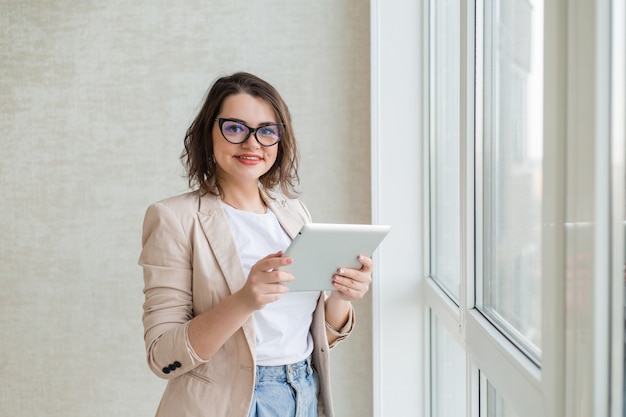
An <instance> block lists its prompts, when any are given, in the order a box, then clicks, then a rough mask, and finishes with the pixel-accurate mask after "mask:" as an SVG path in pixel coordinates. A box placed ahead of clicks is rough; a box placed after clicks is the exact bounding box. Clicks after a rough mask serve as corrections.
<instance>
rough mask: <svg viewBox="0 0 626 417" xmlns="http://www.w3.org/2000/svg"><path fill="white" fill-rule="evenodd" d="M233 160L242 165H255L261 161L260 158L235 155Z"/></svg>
mask: <svg viewBox="0 0 626 417" xmlns="http://www.w3.org/2000/svg"><path fill="white" fill-rule="evenodd" d="M235 158H237V159H238V160H239V162H242V163H244V164H257V163H259V162H261V161H262V160H263V158H262V157H261V156H259V155H251V154H244V155H235Z"/></svg>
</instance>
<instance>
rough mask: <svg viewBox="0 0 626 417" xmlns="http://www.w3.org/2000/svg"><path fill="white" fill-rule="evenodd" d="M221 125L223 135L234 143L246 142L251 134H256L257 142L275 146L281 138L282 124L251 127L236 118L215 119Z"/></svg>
mask: <svg viewBox="0 0 626 417" xmlns="http://www.w3.org/2000/svg"><path fill="white" fill-rule="evenodd" d="M215 121H216V122H217V123H218V124H219V126H220V132H222V136H224V139H226V140H227V141H228V142H230V143H232V144H235V145H237V144H240V143H244V142H245V141H247V140H248V138H249V137H250V135H251V134H254V137H255V138H256V140H257V142H259V143H260V144H261V145H262V146H273V145H276V144H277V143H278V141H279V140H280V133H281V130H282V124H280V123H271V124H266V125H263V126H259V127H257V128H253V127H250V126H248V125H246V124H245V123H243V122H241V121H239V120H234V119H222V118H219V119H215Z"/></svg>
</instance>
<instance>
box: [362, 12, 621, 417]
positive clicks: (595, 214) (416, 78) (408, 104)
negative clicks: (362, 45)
mask: <svg viewBox="0 0 626 417" xmlns="http://www.w3.org/2000/svg"><path fill="white" fill-rule="evenodd" d="M619 3H620V2H619V0H615V1H613V2H611V1H610V0H598V1H597V2H574V1H568V0H546V2H545V21H546V24H545V38H546V42H545V45H544V55H545V58H544V63H545V66H546V71H545V74H544V82H545V85H546V87H547V88H546V90H545V97H544V122H545V125H544V137H546V138H550V140H546V141H545V147H544V159H545V160H549V161H550V164H549V165H548V164H546V165H544V188H545V190H546V195H554V196H561V197H560V198H555V199H545V201H544V207H543V220H544V224H545V226H544V227H545V229H544V233H543V245H544V248H545V251H544V252H543V256H542V257H543V258H544V259H555V260H558V261H555V262H547V263H546V264H545V265H544V267H543V268H544V269H543V271H542V273H543V274H544V276H550V277H551V279H549V280H548V279H544V280H543V287H542V299H543V301H542V309H543V314H542V315H543V318H544V319H543V328H542V333H543V334H542V360H541V362H542V365H541V369H539V368H537V367H536V366H535V365H534V364H533V363H532V362H531V361H529V360H528V359H526V358H525V357H524V356H523V355H521V354H520V353H519V351H517V350H516V349H511V347H510V344H509V343H508V341H506V339H504V338H503V337H502V336H501V335H500V334H499V332H497V331H495V330H494V329H493V327H492V326H491V325H490V324H489V323H488V322H487V321H486V320H484V318H482V316H481V315H480V314H479V313H478V312H476V311H475V310H473V309H472V307H473V294H474V287H473V280H468V279H466V277H471V276H472V274H473V273H474V272H473V271H474V265H473V259H474V256H475V254H474V253H473V239H474V213H473V210H471V209H468V208H471V207H474V201H473V195H474V192H473V191H474V189H473V187H474V183H473V181H474V171H475V167H474V165H473V158H463V157H462V161H461V172H462V173H466V175H465V176H464V179H465V181H464V182H463V183H462V192H461V194H462V195H461V204H462V205H464V208H463V209H462V213H463V217H462V227H463V233H464V239H463V245H464V253H463V256H465V258H466V259H465V263H464V265H465V269H464V271H463V273H464V274H465V277H462V286H461V290H462V291H461V294H462V295H463V294H464V295H465V296H462V297H461V300H460V303H461V306H460V308H458V309H457V308H456V306H455V305H454V304H452V303H448V302H446V298H444V297H443V296H442V292H441V291H440V290H439V288H438V287H437V285H435V284H433V283H432V282H431V281H430V280H429V279H427V278H426V274H427V271H428V268H427V259H428V257H427V256H425V255H426V252H427V247H426V246H425V243H426V240H425V238H424V236H425V235H426V234H425V230H427V229H425V227H424V226H425V224H426V221H427V220H426V219H427V218H428V216H427V214H428V202H427V201H425V198H424V196H425V190H427V188H426V187H427V181H428V177H427V175H426V174H427V173H426V172H425V169H426V168H425V167H424V163H423V162H424V161H426V159H425V158H427V155H428V152H427V148H426V145H427V142H428V140H427V137H428V136H427V119H426V120H425V118H424V109H425V106H424V104H425V103H424V101H423V99H422V97H423V94H422V93H423V91H424V86H425V85H427V84H426V83H427V82H428V76H427V75H428V68H427V66H428V63H427V62H426V63H424V60H423V56H424V45H425V42H426V40H427V37H426V36H424V35H425V34H424V33H423V32H422V30H423V27H424V26H423V25H422V23H423V22H424V19H426V18H427V15H426V14H425V10H424V8H423V5H422V2H417V1H414V2H410V1H402V0H384V1H383V0H371V3H370V4H371V9H370V10H371V82H372V88H371V100H372V107H371V111H372V126H371V127H372V129H371V131H372V149H371V150H372V153H371V154H372V161H371V162H372V199H373V200H372V220H373V222H376V223H388V224H391V225H392V226H393V230H392V232H391V234H390V235H389V237H388V238H387V239H386V241H385V242H384V243H383V246H381V248H380V249H379V251H378V254H377V258H376V269H377V272H376V276H378V277H380V279H378V280H376V281H375V282H374V283H373V285H372V300H373V315H374V317H373V338H374V340H373V354H374V364H373V365H374V369H373V376H374V381H373V387H374V399H373V404H374V416H377V417H384V416H391V415H393V416H421V415H429V414H428V401H427V399H428V395H429V391H428V383H427V381H428V376H427V370H428V369H429V366H428V360H429V359H428V357H427V353H428V346H429V341H428V340H427V338H426V335H428V333H429V331H428V314H426V313H427V312H428V309H432V310H433V311H434V312H435V314H437V317H438V319H439V322H440V324H441V325H443V326H445V327H446V328H448V330H449V331H451V332H452V333H453V334H455V335H457V337H458V340H459V341H460V342H461V344H462V346H464V347H465V348H466V349H467V363H468V365H467V368H466V369H467V370H468V371H467V374H468V376H467V381H468V387H469V388H468V395H467V398H468V400H467V401H468V407H467V410H468V411H467V416H472V417H478V414H477V409H478V407H477V401H478V400H479V397H480V395H479V390H478V388H479V378H478V369H480V370H481V372H484V373H485V374H486V375H487V377H488V378H489V380H490V381H491V383H492V384H493V385H494V386H495V387H496V389H497V391H498V394H500V395H502V397H503V398H504V399H505V401H507V403H508V404H509V405H510V406H511V407H512V408H514V409H515V411H516V412H518V414H519V415H520V417H525V416H527V415H528V416H531V415H532V416H533V417H534V416H550V417H561V416H562V417H565V416H567V417H570V416H588V415H612V416H616V417H617V416H621V385H620V384H621V378H622V375H621V370H619V371H613V372H609V369H610V361H609V360H608V359H607V357H608V356H609V353H610V354H611V355H612V356H611V357H612V360H613V361H617V360H619V359H620V357H621V355H622V349H623V346H622V344H621V340H622V339H620V338H622V337H623V336H622V327H621V326H623V323H622V322H621V321H619V320H617V319H616V318H617V317H620V320H621V319H623V317H622V313H621V308H622V304H621V303H622V300H623V298H622V297H623V295H622V294H621V288H620V284H622V282H621V277H622V268H623V264H622V262H623V258H621V257H620V256H619V255H621V254H623V246H624V242H623V241H622V239H621V238H618V235H619V236H621V233H614V232H612V230H617V226H618V225H619V230H620V231H621V230H622V229H621V228H622V222H623V215H624V213H623V198H624V193H623V189H624V180H623V178H624V175H623V174H624V155H623V154H624V118H625V117H624V116H626V114H625V111H624V81H623V79H620V77H619V74H624V55H625V54H624V50H623V45H624V38H625V35H624V30H623V28H621V29H620V28H615V27H616V26H618V25H623V22H624V21H625V18H626V12H625V11H624V6H623V3H622V4H619ZM461 5H462V26H463V27H462V31H461V33H462V41H463V43H462V46H461V49H462V57H461V58H462V59H461V65H462V66H464V68H462V69H461V74H463V76H462V78H461V88H462V92H461V94H462V106H463V107H462V112H461V115H462V118H463V120H462V121H461V128H462V133H461V134H462V138H461V144H462V148H461V153H462V155H472V154H473V153H474V151H475V150H474V141H473V140H472V139H473V135H474V128H475V126H474V101H473V97H474V92H473V88H474V85H473V81H474V72H473V70H474V51H473V49H472V48H473V47H474V44H473V42H474V37H473V36H466V35H467V34H471V32H472V31H473V28H474V27H475V23H476V22H475V21H474V14H473V13H472V11H473V9H474V1H467V0H466V1H462V2H461ZM611 7H613V10H611ZM611 12H613V13H611ZM611 22H613V23H614V25H613V27H614V31H613V33H611V32H610V28H611V24H610V23H611ZM611 36H613V38H614V39H615V38H619V39H621V43H620V44H618V45H621V46H622V47H621V48H620V49H619V50H616V48H615V43H613V50H611V49H610V45H611V43H610V42H609V43H607V42H606V41H607V39H610V37H611ZM478 44H480V43H478ZM611 52H612V53H613V56H614V59H613V62H612V63H611V60H610V59H609V58H610V56H611ZM611 65H612V66H611ZM611 69H612V70H613V72H612V74H613V78H611V79H610V80H611V82H612V83H613V84H612V85H611V84H608V83H609V81H608V80H609V79H608V78H607V77H606V74H610V73H611ZM619 71H621V72H619ZM565 75H567V76H565ZM615 87H617V93H615V91H613V95H611V94H610V91H611V89H613V90H615ZM609 102H611V103H612V105H613V106H614V108H616V109H617V110H615V109H614V110H613V111H614V112H617V114H612V117H605V116H604V115H605V114H606V113H605V112H608V110H609V107H607V106H608V104H607V103H609ZM620 116H621V117H620ZM397 120H402V121H404V122H406V121H410V122H411V123H412V126H414V130H413V132H412V133H411V136H410V137H406V129H404V128H403V127H402V128H401V126H400V124H397V123H394V121H397ZM402 126H404V125H402ZM590 126H591V128H590ZM396 127H398V128H399V129H398V131H397V132H396V131H394V129H396ZM590 138H591V139H590ZM609 138H611V140H610V141H609ZM564 149H567V152H563V150H564ZM611 149H612V150H613V151H614V152H613V153H610V152H609V151H610V150H611ZM616 150H621V151H620V152H619V155H616V152H615V151H616ZM590 155H591V157H590ZM590 158H592V159H593V161H592V164H591V165H592V166H593V169H591V170H589V171H588V172H581V167H584V166H587V165H589V162H590ZM589 178H591V181H588V179H589ZM609 184H610V186H609ZM620 198H621V200H620ZM588 201H593V202H595V203H593V204H592V205H591V206H589V204H588ZM589 228H590V230H591V231H592V233H591V236H592V238H591V239H589V233H588V232H587V230H585V229H589ZM602 253H608V254H609V255H607V256H603V255H602ZM584 254H592V257H591V259H590V260H589V262H591V265H592V268H591V269H589V270H587V271H585V270H583V269H581V268H577V267H575V266H572V265H569V264H566V262H565V260H566V259H571V258H572V257H576V256H577V255H584ZM618 272H619V275H617V273H618ZM566 274H569V275H568V276H573V278H572V279H570V280H568V281H566V279H565V278H564V277H565V276H566ZM597 276H603V277H610V279H594V277H597ZM576 285H583V286H584V285H587V286H590V287H589V288H591V290H592V292H593V294H594V297H593V298H592V300H591V303H590V306H588V307H587V308H588V310H587V311H586V313H588V314H589V316H588V317H591V320H587V319H585V317H584V316H582V315H580V314H578V315H577V314H576V309H577V308H579V307H580V306H576V305H573V304H571V303H570V302H568V301H567V298H566V294H567V295H568V296H570V295H572V294H573V293H574V291H575V288H574V287H575V286H576ZM608 301H611V302H608ZM588 336H591V339H590V338H589V337H588ZM609 336H611V339H609ZM609 340H612V343H611V344H609ZM590 341H591V343H590ZM585 364H587V365H585ZM589 364H590V365H589ZM609 378H611V379H609ZM583 382H584V383H583ZM609 384H610V386H611V387H612V390H611V394H612V397H613V398H614V399H619V400H620V401H619V403H618V401H613V402H612V403H610V402H609V401H608V397H609ZM609 413H610V414H609Z"/></svg>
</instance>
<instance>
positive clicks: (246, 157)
mask: <svg viewBox="0 0 626 417" xmlns="http://www.w3.org/2000/svg"><path fill="white" fill-rule="evenodd" d="M239 158H241V159H247V160H249V161H258V160H260V159H261V158H257V157H254V156H240V157H239Z"/></svg>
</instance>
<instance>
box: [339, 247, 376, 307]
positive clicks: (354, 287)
mask: <svg viewBox="0 0 626 417" xmlns="http://www.w3.org/2000/svg"><path fill="white" fill-rule="evenodd" d="M357 259H358V260H359V262H361V265H362V266H361V269H353V268H344V267H341V268H339V269H337V273H336V274H335V275H333V285H334V286H335V288H336V289H337V291H332V292H331V294H330V296H329V297H339V298H341V299H343V300H346V301H351V300H360V299H361V298H363V297H364V296H365V294H366V293H367V291H369V289H370V284H371V282H372V259H371V258H368V257H367V256H362V255H361V256H359V257H358V258H357Z"/></svg>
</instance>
